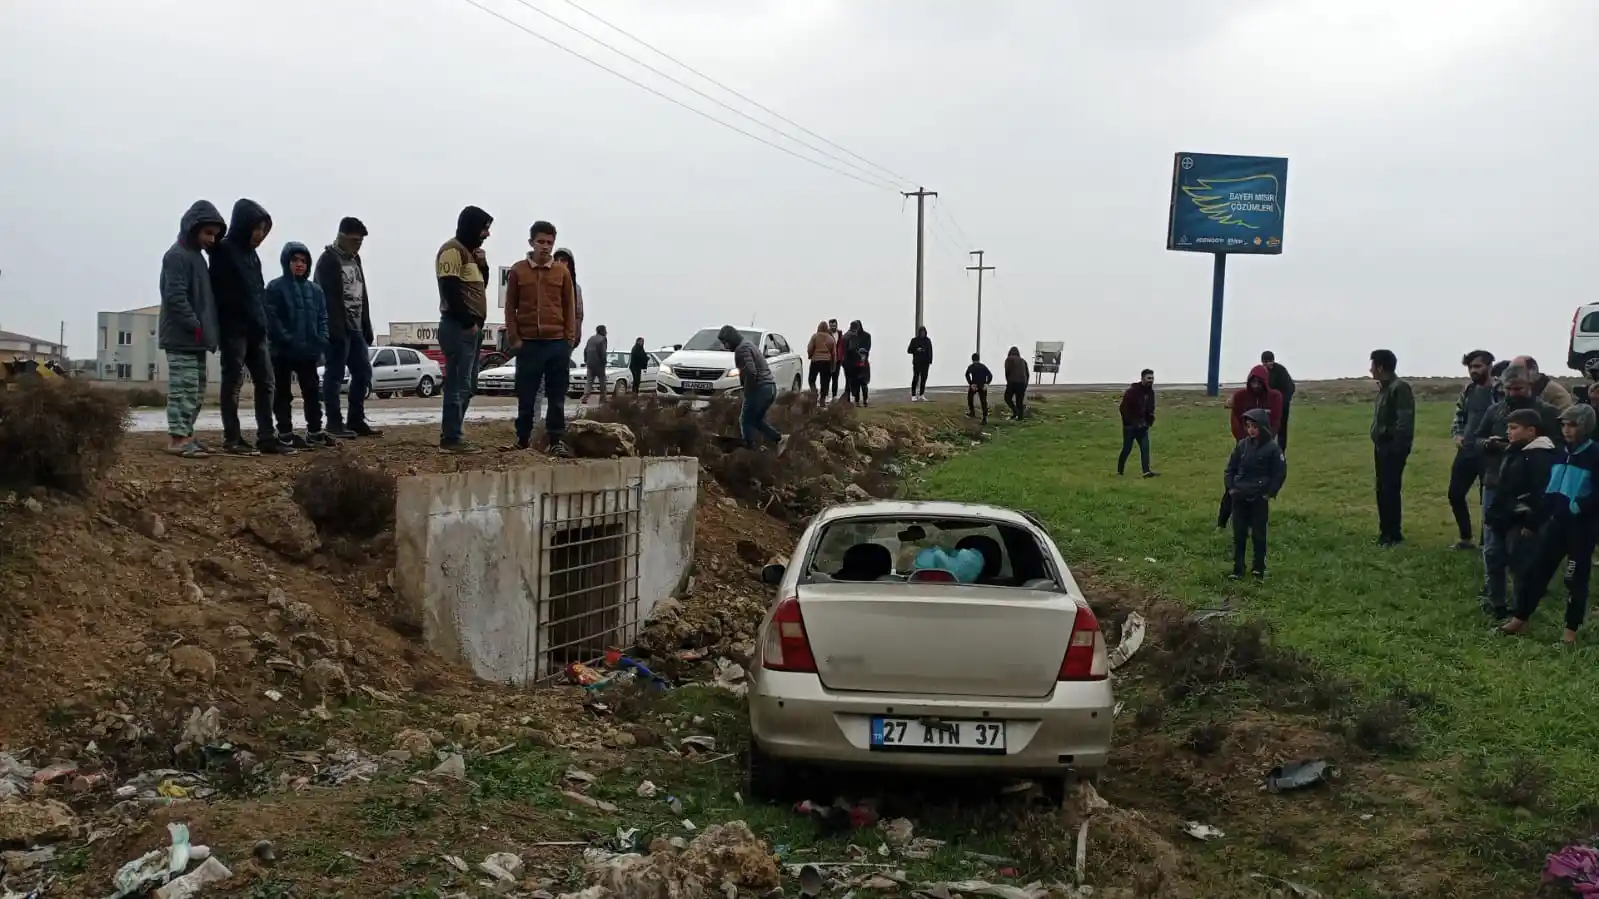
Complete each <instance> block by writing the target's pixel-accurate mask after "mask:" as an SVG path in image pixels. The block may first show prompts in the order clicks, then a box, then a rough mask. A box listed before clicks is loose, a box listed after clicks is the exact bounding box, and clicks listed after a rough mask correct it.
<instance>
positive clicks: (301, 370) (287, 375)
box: [262, 241, 338, 449]
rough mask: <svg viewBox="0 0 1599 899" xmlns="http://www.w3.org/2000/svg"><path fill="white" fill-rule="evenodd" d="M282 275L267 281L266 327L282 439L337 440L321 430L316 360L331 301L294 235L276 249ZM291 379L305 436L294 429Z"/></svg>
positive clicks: (287, 442) (295, 443) (288, 442)
mask: <svg viewBox="0 0 1599 899" xmlns="http://www.w3.org/2000/svg"><path fill="white" fill-rule="evenodd" d="M278 262H279V263H280V264H281V265H282V266H283V276H282V277H281V278H273V279H272V283H270V284H268V285H267V288H266V294H265V297H264V300H265V302H264V303H263V304H262V305H263V306H265V307H266V319H267V332H268V338H269V342H270V344H271V347H272V372H273V376H274V379H275V382H276V385H275V386H276V390H275V391H274V392H273V400H274V402H273V413H274V414H275V415H276V417H277V423H278V442H279V443H281V444H282V445H283V446H285V447H290V448H293V449H310V448H311V447H315V446H335V445H337V443H338V441H337V440H335V439H333V437H332V436H331V435H329V434H328V432H326V431H324V430H322V388H321V386H320V381H319V380H318V378H317V371H316V367H317V363H318V362H319V361H320V360H321V358H322V354H323V353H324V352H325V351H326V350H327V346H328V307H327V302H326V300H324V298H323V294H322V288H320V287H318V286H317V284H316V282H315V281H313V280H311V277H310V274H311V251H310V250H309V249H307V248H306V246H305V244H302V243H295V242H293V241H290V242H289V243H286V244H284V245H283V252H282V253H280V254H278ZM291 380H296V381H299V382H300V399H301V400H302V401H303V402H304V403H305V431H306V434H305V436H304V437H301V436H300V435H298V434H296V433H294V408H293V405H292V401H293V398H292V397H290V396H289V384H290V382H291Z"/></svg>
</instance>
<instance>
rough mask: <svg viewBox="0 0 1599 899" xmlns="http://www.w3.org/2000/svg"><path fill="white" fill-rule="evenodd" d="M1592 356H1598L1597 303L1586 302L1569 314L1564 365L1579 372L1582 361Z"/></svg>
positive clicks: (1598, 310)
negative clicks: (1568, 335) (1569, 328)
mask: <svg viewBox="0 0 1599 899" xmlns="http://www.w3.org/2000/svg"><path fill="white" fill-rule="evenodd" d="M1594 358H1599V303H1587V304H1585V305H1582V306H1578V307H1577V311H1576V312H1573V313H1572V314H1571V342H1570V343H1569V344H1568V348H1567V350H1566V367H1567V368H1570V369H1571V370H1572V371H1578V372H1580V371H1582V365H1583V363H1584V362H1587V361H1588V360H1589V359H1594Z"/></svg>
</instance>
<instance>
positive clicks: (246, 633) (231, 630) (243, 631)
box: [222, 624, 250, 640]
mask: <svg viewBox="0 0 1599 899" xmlns="http://www.w3.org/2000/svg"><path fill="white" fill-rule="evenodd" d="M222 634H223V635H224V636H226V637H227V638H228V639H229V640H248V639H250V629H249V628H247V627H245V626H244V625H242V624H230V625H228V627H227V629H226V630H224V631H223V632H222Z"/></svg>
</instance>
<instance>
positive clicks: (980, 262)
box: [966, 250, 994, 358]
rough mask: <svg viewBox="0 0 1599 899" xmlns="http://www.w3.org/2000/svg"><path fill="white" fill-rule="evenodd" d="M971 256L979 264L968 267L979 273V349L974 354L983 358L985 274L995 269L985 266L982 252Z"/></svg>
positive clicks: (973, 251)
mask: <svg viewBox="0 0 1599 899" xmlns="http://www.w3.org/2000/svg"><path fill="white" fill-rule="evenodd" d="M970 255H972V256H976V257H977V264H976V265H968V266H966V270H967V271H969V272H976V273H977V347H976V349H975V350H974V352H976V353H977V355H978V357H979V358H981V357H982V354H983V272H991V271H993V270H994V267H993V266H992V265H984V264H983V251H982V250H972V251H971V253H970Z"/></svg>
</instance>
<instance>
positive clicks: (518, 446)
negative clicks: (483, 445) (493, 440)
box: [500, 440, 533, 453]
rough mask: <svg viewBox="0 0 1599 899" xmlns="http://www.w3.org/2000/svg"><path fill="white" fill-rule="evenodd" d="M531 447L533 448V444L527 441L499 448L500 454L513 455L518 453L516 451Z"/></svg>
mask: <svg viewBox="0 0 1599 899" xmlns="http://www.w3.org/2000/svg"><path fill="white" fill-rule="evenodd" d="M532 446H533V444H532V443H531V442H529V441H527V440H517V441H516V442H515V443H511V444H507V445H506V446H502V447H500V452H502V453H514V452H518V451H521V450H525V449H529V448H531V447H532Z"/></svg>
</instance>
